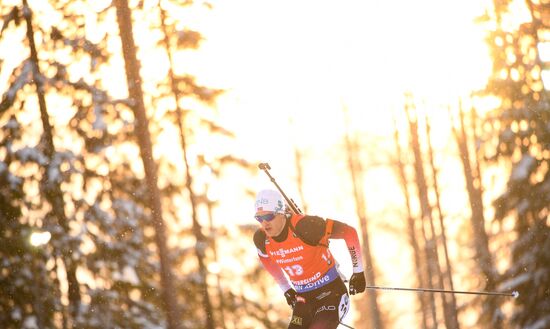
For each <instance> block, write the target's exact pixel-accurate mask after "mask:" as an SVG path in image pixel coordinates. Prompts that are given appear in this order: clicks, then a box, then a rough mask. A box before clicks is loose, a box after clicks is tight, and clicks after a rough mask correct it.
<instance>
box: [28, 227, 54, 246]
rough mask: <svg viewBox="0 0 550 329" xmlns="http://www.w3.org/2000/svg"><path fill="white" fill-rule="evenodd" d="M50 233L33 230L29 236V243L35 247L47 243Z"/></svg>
mask: <svg viewBox="0 0 550 329" xmlns="http://www.w3.org/2000/svg"><path fill="white" fill-rule="evenodd" d="M51 237H52V235H51V233H50V232H47V231H46V232H33V233H32V234H31V237H30V240H29V241H30V243H31V245H33V246H35V247H40V246H43V245H45V244H46V243H48V242H49V241H50V239H51Z"/></svg>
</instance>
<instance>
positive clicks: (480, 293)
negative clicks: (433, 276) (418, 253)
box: [365, 286, 519, 298]
mask: <svg viewBox="0 0 550 329" xmlns="http://www.w3.org/2000/svg"><path fill="white" fill-rule="evenodd" d="M365 289H371V290H374V289H377V290H404V291H417V292H441V293H447V294H470V295H489V296H509V297H514V298H518V297H519V292H518V291H517V290H514V291H512V292H495V291H460V290H444V289H426V288H396V287H378V286H366V287H365Z"/></svg>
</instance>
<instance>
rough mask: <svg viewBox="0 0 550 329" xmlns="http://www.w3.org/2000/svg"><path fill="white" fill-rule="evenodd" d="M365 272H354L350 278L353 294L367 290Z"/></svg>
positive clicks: (350, 289)
mask: <svg viewBox="0 0 550 329" xmlns="http://www.w3.org/2000/svg"><path fill="white" fill-rule="evenodd" d="M366 285H367V283H366V282H365V272H359V273H353V275H352V276H351V278H350V279H349V293H350V294H352V295H355V294H358V293H360V292H363V291H365V286H366Z"/></svg>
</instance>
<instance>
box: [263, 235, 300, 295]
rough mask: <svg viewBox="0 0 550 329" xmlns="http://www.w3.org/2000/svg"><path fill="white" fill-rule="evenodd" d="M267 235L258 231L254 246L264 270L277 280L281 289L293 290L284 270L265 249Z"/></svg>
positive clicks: (284, 290)
mask: <svg viewBox="0 0 550 329" xmlns="http://www.w3.org/2000/svg"><path fill="white" fill-rule="evenodd" d="M265 239H266V236H265V233H264V232H263V231H262V230H258V231H256V233H255V234H254V244H255V245H256V250H257V251H258V258H260V262H261V263H262V265H263V266H264V268H265V269H266V270H267V272H269V274H271V276H272V277H273V278H274V279H275V281H276V282H277V284H278V285H279V287H280V288H281V289H282V290H283V292H286V291H287V290H288V289H290V288H291V286H290V284H289V282H288V280H287V278H286V276H285V274H284V272H283V270H282V269H281V268H280V267H279V265H277V263H275V262H274V261H273V259H271V258H270V257H269V255H268V254H267V252H266V249H265Z"/></svg>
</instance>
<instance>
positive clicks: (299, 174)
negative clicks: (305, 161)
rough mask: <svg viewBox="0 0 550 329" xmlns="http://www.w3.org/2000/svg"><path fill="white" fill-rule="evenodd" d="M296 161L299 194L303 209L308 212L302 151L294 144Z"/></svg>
mask: <svg viewBox="0 0 550 329" xmlns="http://www.w3.org/2000/svg"><path fill="white" fill-rule="evenodd" d="M294 163H295V167H296V185H297V186H298V195H300V199H301V200H302V209H304V213H305V214H307V211H308V208H307V203H306V199H305V195H304V179H303V178H304V170H303V166H302V153H301V152H300V150H298V148H297V147H296V146H294Z"/></svg>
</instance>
